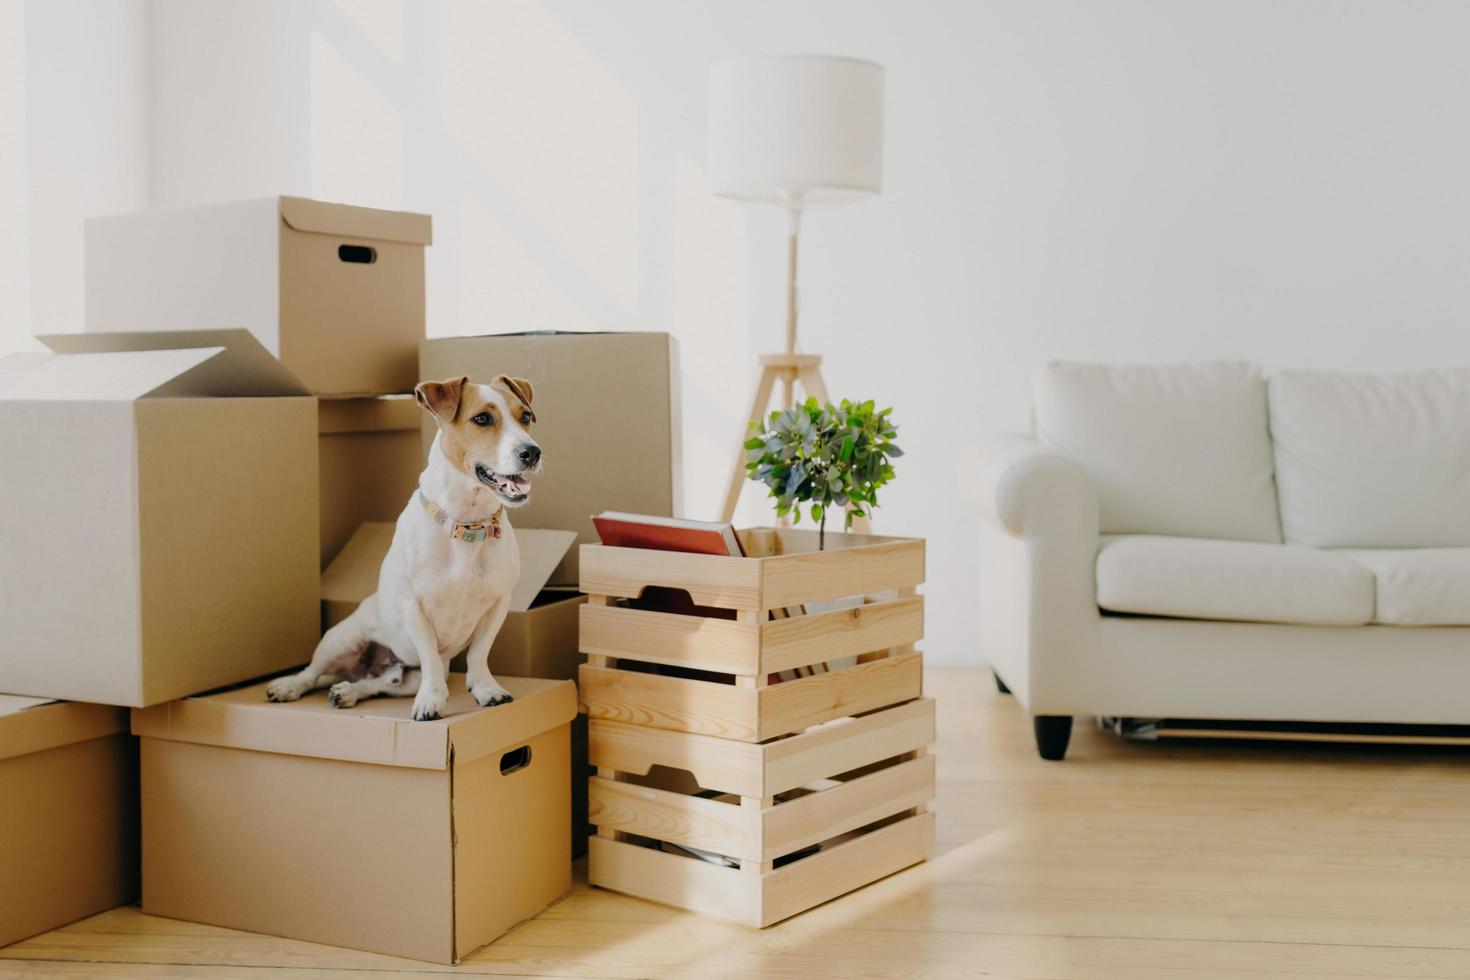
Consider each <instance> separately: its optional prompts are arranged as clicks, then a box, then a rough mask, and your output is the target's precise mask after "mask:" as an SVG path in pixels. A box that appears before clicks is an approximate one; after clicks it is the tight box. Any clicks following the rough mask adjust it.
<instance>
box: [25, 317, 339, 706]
mask: <svg viewBox="0 0 1470 980" xmlns="http://www.w3.org/2000/svg"><path fill="white" fill-rule="evenodd" d="M41 340H42V341H43V342H44V343H45V344H46V345H47V346H49V347H50V348H51V349H52V350H53V351H54V352H55V354H54V356H50V357H43V358H26V359H23V360H22V361H21V362H19V363H18V365H16V364H9V362H7V367H6V368H4V369H0V460H3V461H4V462H3V464H0V541H3V542H4V547H3V548H0V691H9V692H12V693H15V694H25V695H33V696H38V697H53V698H65V699H67V700H72V701H91V702H96V703H100V704H114V705H131V706H142V705H149V704H157V703H159V702H161V701H168V700H171V699H173V698H177V697H182V696H184V695H187V694H194V693H196V692H198V691H204V690H208V689H210V688H214V687H220V686H222V685H225V684H235V683H239V682H240V681H243V680H248V679H250V678H253V677H259V676H261V675H262V674H267V673H270V672H272V671H276V670H280V669H282V668H284V667H289V666H290V665H292V664H296V663H300V662H301V661H303V660H305V659H306V658H307V657H309V656H310V655H311V651H312V648H313V647H314V645H315V642H316V638H317V626H318V622H319V617H318V611H317V610H318V606H317V601H318V597H317V593H318V589H319V578H318V576H319V570H318V568H319V566H318V563H317V499H316V498H317V474H316V453H317V449H316V428H317V419H316V400H315V399H314V398H313V397H312V396H311V395H309V394H307V393H306V391H305V389H304V388H303V387H302V386H301V384H300V382H298V381H297V380H296V379H295V378H293V377H292V376H291V374H290V372H289V371H287V370H286V369H285V368H283V367H282V366H281V364H280V362H278V361H277V360H276V359H275V358H273V357H271V356H270V355H269V354H267V353H266V352H265V350H264V348H262V347H261V346H260V345H259V344H258V343H256V342H255V340H254V339H253V338H252V337H251V336H250V334H248V333H246V332H245V331H243V330H224V331H198V332H191V333H153V334H70V335H65V336H55V337H42V338H41ZM12 368H13V369H12Z"/></svg>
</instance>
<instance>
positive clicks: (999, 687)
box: [990, 667, 1011, 694]
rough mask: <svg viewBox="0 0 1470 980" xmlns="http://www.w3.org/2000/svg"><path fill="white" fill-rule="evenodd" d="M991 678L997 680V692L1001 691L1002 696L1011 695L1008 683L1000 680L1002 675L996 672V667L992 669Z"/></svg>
mask: <svg viewBox="0 0 1470 980" xmlns="http://www.w3.org/2000/svg"><path fill="white" fill-rule="evenodd" d="M990 676H991V677H994V678H995V689H996V690H997V691H999V692H1000V693H1002V694H1010V693H1011V689H1010V688H1008V687H1006V682H1005V681H1003V680H1001V679H1000V675H999V674H997V673H996V672H995V668H994V667H992V668H991V669H990Z"/></svg>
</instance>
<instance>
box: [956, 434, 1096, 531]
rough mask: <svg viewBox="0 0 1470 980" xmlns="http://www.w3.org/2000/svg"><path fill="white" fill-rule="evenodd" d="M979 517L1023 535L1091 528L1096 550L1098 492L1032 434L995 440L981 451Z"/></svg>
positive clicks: (1075, 467) (1079, 469) (1074, 467)
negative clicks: (1061, 528)
mask: <svg viewBox="0 0 1470 980" xmlns="http://www.w3.org/2000/svg"><path fill="white" fill-rule="evenodd" d="M980 516H981V517H982V518H984V519H985V520H988V521H990V523H992V524H994V525H995V526H996V527H999V528H1001V529H1002V530H1004V531H1006V532H1007V533H1009V534H1011V535H1013V536H1016V537H1020V536H1022V535H1028V534H1030V535H1035V534H1041V533H1045V532H1046V529H1047V528H1048V527H1055V526H1057V525H1058V524H1061V525H1067V526H1072V527H1074V528H1076V530H1078V531H1080V532H1084V534H1085V532H1086V531H1087V529H1088V528H1089V527H1090V528H1091V534H1090V538H1091V539H1092V540H1090V541H1088V542H1087V547H1088V548H1089V550H1091V549H1095V548H1096V547H1097V540H1096V539H1097V494H1096V493H1095V492H1094V491H1093V489H1092V484H1091V483H1090V482H1088V479H1087V474H1086V473H1084V472H1083V471H1082V467H1080V466H1078V465H1077V464H1076V463H1074V462H1073V461H1072V460H1070V459H1068V458H1067V457H1066V456H1063V455H1062V454H1061V453H1058V452H1056V451H1054V450H1051V449H1048V448H1046V447H1045V446H1043V445H1042V444H1041V443H1039V442H1037V441H1036V440H1035V439H1032V438H1031V437H1030V436H1026V435H1021V434H1019V433H1015V434H1009V433H1008V434H1005V435H998V436H993V437H991V438H990V439H989V440H987V441H986V442H985V443H984V444H983V445H982V446H981V449H980Z"/></svg>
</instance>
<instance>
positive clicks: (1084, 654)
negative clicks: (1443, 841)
mask: <svg viewBox="0 0 1470 980" xmlns="http://www.w3.org/2000/svg"><path fill="white" fill-rule="evenodd" d="M1032 412H1033V433H1032V434H1031V435H1029V436H1025V435H1015V436H1001V437H997V438H995V439H994V440H992V441H991V442H990V443H989V445H988V446H987V447H986V448H985V450H984V453H983V457H982V458H983V472H982V490H981V501H982V504H981V511H982V519H981V532H980V533H981V540H980V626H981V628H980V634H981V643H982V653H983V654H984V655H985V656H986V658H987V659H988V660H989V661H990V664H991V666H992V667H993V668H994V670H995V672H996V675H997V682H998V683H999V684H1001V685H1002V689H1003V690H1004V689H1006V688H1009V690H1010V692H1011V693H1014V694H1015V696H1016V697H1017V698H1018V699H1019V700H1020V702H1021V704H1022V705H1023V706H1024V707H1025V709H1026V710H1027V711H1028V712H1029V713H1030V714H1031V715H1032V716H1033V720H1034V724H1035V730H1036V737H1037V746H1038V749H1039V751H1040V752H1041V754H1042V756H1043V757H1045V758H1053V759H1060V758H1061V757H1062V756H1063V755H1064V754H1065V752H1066V745H1067V740H1068V736H1069V734H1070V732H1071V722H1072V716H1074V715H1100V716H1119V717H1132V718H1190V719H1243V720H1244V719H1266V720H1280V721H1330V722H1364V723H1425V724H1470V628H1467V627H1470V369H1458V370H1441V371H1421V372H1408V373H1401V374H1342V373H1330V372H1319V371H1285V372H1281V373H1277V374H1274V375H1272V376H1271V377H1270V378H1269V379H1267V378H1265V377H1263V376H1262V374H1261V372H1260V370H1259V369H1258V368H1256V367H1254V366H1253V365H1250V364H1244V363H1235V362H1216V363H1201V364H1188V365H1176V366H1159V367H1106V366H1101V365H1091V364H1072V363H1056V364H1052V365H1049V366H1048V367H1047V368H1046V369H1045V370H1043V372H1042V373H1041V375H1040V376H1039V377H1038V379H1037V381H1036V385H1035V392H1034V402H1033V407H1032Z"/></svg>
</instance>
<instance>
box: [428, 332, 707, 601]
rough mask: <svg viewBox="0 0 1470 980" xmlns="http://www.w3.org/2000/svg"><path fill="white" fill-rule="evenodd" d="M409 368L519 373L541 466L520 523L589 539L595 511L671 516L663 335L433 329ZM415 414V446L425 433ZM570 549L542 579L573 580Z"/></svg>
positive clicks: (669, 405)
mask: <svg viewBox="0 0 1470 980" xmlns="http://www.w3.org/2000/svg"><path fill="white" fill-rule="evenodd" d="M419 374H420V375H421V377H423V378H426V379H433V380H439V379H442V378H452V377H459V376H464V375H468V376H469V378H470V379H471V380H473V381H479V382H489V381H492V380H494V378H495V377H496V376H497V375H501V374H508V375H511V376H512V377H521V378H525V379H527V380H528V381H530V382H531V385H532V386H533V387H534V388H535V390H536V397H535V409H536V424H535V425H534V426H533V427H532V434H533V435H534V436H535V437H536V441H537V442H538V443H540V445H541V448H542V450H543V451H544V452H545V454H546V455H545V457H544V458H545V460H546V473H545V475H544V476H543V477H540V478H538V479H537V481H536V484H535V491H534V492H533V493H532V494H531V500H530V502H529V503H527V504H526V506H525V507H522V508H520V509H519V510H517V511H516V513H515V526H516V531H517V533H519V532H520V530H521V529H522V528H565V529H568V530H572V531H575V532H577V541H578V542H579V543H581V544H595V543H597V542H598V540H599V538H598V537H597V529H596V528H594V527H593V526H592V515H593V514H598V513H601V512H602V511H604V510H621V511H626V512H628V513H632V514H656V515H662V516H666V517H668V516H672V515H674V514H675V513H677V512H678V508H679V504H680V499H679V495H680V462H679V447H680V442H681V438H682V437H681V433H680V428H679V426H680V421H679V410H678V409H679V349H678V346H677V345H676V344H675V342H674V338H673V337H672V336H670V335H669V334H667V333H654V332H649V333H567V332H559V331H545V332H539V333H507V334H498V335H493V336H481V337H439V338H435V339H432V340H425V341H424V342H423V343H422V344H420V345H419ZM434 432H435V427H434V423H433V421H432V420H431V419H429V418H427V416H426V417H425V419H424V420H423V434H424V449H425V450H427V449H428V447H429V445H430V444H431V443H432V442H433V439H434ZM577 565H578V553H577V551H576V549H573V550H571V551H570V552H568V553H567V555H566V557H565V558H564V559H563V560H562V561H561V562H560V563H559V564H558V565H557V567H556V569H555V571H553V572H552V575H551V578H550V579H549V582H550V584H551V585H558V586H568V587H570V588H575V587H576V585H577V578H578V572H577Z"/></svg>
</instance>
